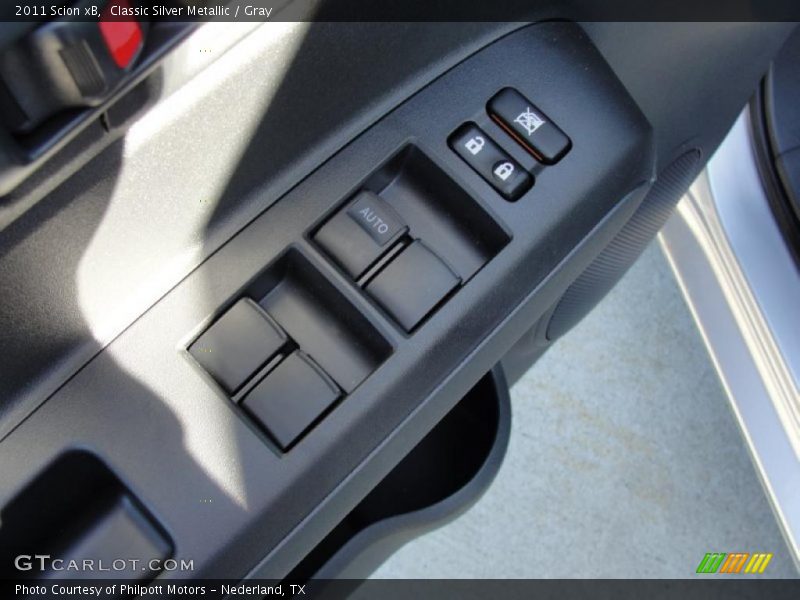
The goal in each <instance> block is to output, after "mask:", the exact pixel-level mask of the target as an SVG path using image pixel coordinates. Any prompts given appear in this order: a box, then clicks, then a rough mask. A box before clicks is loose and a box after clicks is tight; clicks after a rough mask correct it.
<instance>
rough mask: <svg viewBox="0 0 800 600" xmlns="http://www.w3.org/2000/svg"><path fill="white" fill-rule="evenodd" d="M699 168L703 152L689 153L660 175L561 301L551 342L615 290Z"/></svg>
mask: <svg viewBox="0 0 800 600" xmlns="http://www.w3.org/2000/svg"><path fill="white" fill-rule="evenodd" d="M699 169H700V152H699V151H698V150H690V151H689V152H687V153H686V154H684V155H682V156H680V157H679V158H678V159H677V160H675V162H673V163H672V164H671V165H669V166H668V167H667V168H666V169H664V171H663V172H661V173H660V174H659V176H658V179H657V180H656V182H655V183H654V184H653V187H652V188H651V189H650V192H649V193H648V194H647V196H646V197H645V199H644V200H643V201H642V204H641V206H639V209H638V210H637V211H636V214H634V215H633V218H632V219H631V220H630V221H628V223H626V225H625V227H624V228H623V229H622V231H620V232H619V235H617V237H615V238H614V241H613V242H611V244H609V245H608V247H607V248H606V249H605V250H603V251H602V252H601V253H600V255H599V256H598V257H597V258H596V259H595V260H594V262H592V264H591V265H590V266H589V268H588V269H586V271H584V272H583V273H581V276H580V277H578V279H577V280H576V281H575V282H574V283H573V284H572V285H571V286H570V287H569V289H568V290H567V291H566V293H565V294H564V296H563V297H562V298H561V300H560V301H559V303H558V306H556V309H555V311H554V312H553V314H552V316H551V318H550V322H549V324H548V326H547V338H548V339H550V340H554V339H556V338H558V337H560V336H561V335H563V334H564V333H565V332H566V331H568V330H569V329H570V328H571V327H572V326H573V325H575V324H576V323H577V322H578V321H579V320H580V319H581V318H583V316H584V315H586V313H587V312H589V310H591V308H592V307H593V306H594V305H595V304H597V303H598V302H599V301H600V300H601V299H602V298H603V296H605V295H606V294H607V293H608V292H609V290H611V288H612V287H614V285H615V284H616V283H617V281H619V279H620V278H621V277H622V276H623V275H624V274H625V272H626V271H627V270H628V268H630V266H631V265H632V264H633V263H634V262H635V261H636V259H637V258H639V255H640V254H641V253H642V252H643V251H644V249H645V247H646V246H647V244H648V243H650V240H652V239H653V237H654V236H655V234H656V233H658V230H659V229H661V228H662V227H663V226H664V223H666V221H667V219H668V218H669V216H670V215H671V214H672V211H673V209H674V208H675V205H676V204H677V203H678V200H680V199H681V196H682V195H683V194H684V193H686V190H687V189H689V186H690V185H691V183H692V181H694V178H695V177H696V176H697V172H698V170H699Z"/></svg>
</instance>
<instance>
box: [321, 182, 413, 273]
mask: <svg viewBox="0 0 800 600" xmlns="http://www.w3.org/2000/svg"><path fill="white" fill-rule="evenodd" d="M406 231H408V227H407V226H406V224H405V223H404V222H403V220H402V219H401V218H400V217H399V216H398V214H397V213H396V212H395V211H394V209H392V207H391V206H389V205H388V204H387V203H386V202H385V201H384V200H382V199H381V198H380V197H379V196H378V195H376V194H374V193H373V192H370V191H368V190H363V191H361V192H359V193H358V194H357V195H356V197H355V199H354V200H353V202H351V203H350V205H349V206H347V207H346V208H344V209H342V210H340V211H339V212H337V213H336V214H335V215H334V216H333V218H332V219H330V220H329V221H328V222H327V223H325V225H323V226H322V228H320V230H319V231H317V233H316V235H315V236H314V241H315V242H316V243H317V244H318V245H319V246H320V247H322V249H323V250H325V252H327V253H328V254H329V255H330V256H331V257H332V258H333V259H334V260H335V261H336V262H337V263H338V264H339V265H340V266H341V267H342V268H343V269H344V270H345V271H347V273H348V274H349V275H350V276H351V277H352V278H353V279H358V278H359V277H360V276H361V275H363V274H364V272H365V271H366V270H367V269H369V267H371V266H372V265H373V264H374V263H375V262H376V261H377V260H378V259H379V258H380V257H381V256H383V254H384V253H385V252H386V251H387V250H389V248H390V247H391V246H392V245H393V243H394V242H395V241H396V240H398V239H399V238H400V237H401V236H402V235H403V234H404V233H405V232H406Z"/></svg>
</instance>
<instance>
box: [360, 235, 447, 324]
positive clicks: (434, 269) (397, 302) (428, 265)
mask: <svg viewBox="0 0 800 600" xmlns="http://www.w3.org/2000/svg"><path fill="white" fill-rule="evenodd" d="M460 283H461V278H460V277H458V276H457V275H456V274H455V273H453V272H452V271H451V270H450V267H448V266H447V265H446V264H445V263H444V261H443V260H442V259H441V258H439V257H438V256H437V255H436V254H434V253H433V251H431V250H429V249H428V247H427V246H426V245H425V244H423V243H422V242H421V241H419V240H417V241H415V242H414V243H412V244H410V245H409V246H408V247H407V248H406V249H405V250H403V252H402V253H400V255H399V256H397V257H396V258H395V259H394V260H392V262H390V263H389V264H388V265H387V266H386V267H385V268H384V269H383V270H382V271H381V272H380V273H379V274H378V275H377V276H376V277H375V279H373V280H372V281H370V282H369V284H368V285H367V287H366V290H367V293H368V294H369V295H370V296H372V297H373V298H374V299H375V300H376V301H377V302H378V303H379V304H380V305H381V306H383V308H385V309H386V311H387V312H389V313H390V314H391V315H392V316H393V317H394V318H395V319H396V320H397V321H398V322H399V323H400V325H402V326H403V328H404V329H405V330H406V331H411V330H412V329H414V327H416V326H417V324H419V323H420V321H422V319H424V318H425V317H426V316H427V315H428V314H429V313H430V312H431V311H432V310H433V309H434V308H435V307H436V305H438V304H439V302H441V301H442V300H443V299H444V298H445V297H446V296H447V295H448V294H449V293H450V292H451V291H452V290H453V289H455V288H456V287H457V286H458V285H459V284H460Z"/></svg>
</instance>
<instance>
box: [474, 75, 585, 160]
mask: <svg viewBox="0 0 800 600" xmlns="http://www.w3.org/2000/svg"><path fill="white" fill-rule="evenodd" d="M487 109H488V111H489V116H490V117H492V119H493V120H494V121H495V122H496V123H497V124H498V125H500V127H502V128H503V129H504V130H505V131H506V132H507V133H508V134H509V135H510V136H511V137H512V138H514V139H515V140H516V141H517V142H518V143H519V144H520V145H521V146H522V147H523V148H524V149H525V150H527V151H528V152H529V153H530V154H532V155H533V156H534V158H536V160H538V161H539V162H542V163H544V164H547V165H552V164H554V163H556V162H558V161H559V160H561V158H563V156H564V155H565V154H566V153H567V152H568V151H569V149H570V147H571V146H572V142H570V139H569V138H568V137H567V136H566V134H565V133H564V132H563V131H561V129H559V128H558V126H557V125H556V124H555V123H553V122H552V121H551V120H550V119H549V118H548V117H547V115H545V114H544V113H543V112H542V111H540V110H539V109H538V108H536V106H535V105H534V104H533V102H531V101H530V100H528V99H527V98H526V97H525V96H523V95H522V94H520V93H519V92H518V91H517V90H515V89H512V88H505V89H504V90H501V91H500V92H499V93H498V94H497V95H496V96H495V97H494V98H492V99H491V100H489V104H488V107H487Z"/></svg>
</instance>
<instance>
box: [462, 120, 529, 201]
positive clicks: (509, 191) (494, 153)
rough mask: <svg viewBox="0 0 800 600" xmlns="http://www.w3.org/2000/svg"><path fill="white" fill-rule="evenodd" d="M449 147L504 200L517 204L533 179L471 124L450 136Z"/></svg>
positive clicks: (465, 125)
mask: <svg viewBox="0 0 800 600" xmlns="http://www.w3.org/2000/svg"><path fill="white" fill-rule="evenodd" d="M450 147H451V148H452V149H453V150H454V151H455V152H456V154H458V155H459V156H460V157H461V158H463V159H464V160H465V161H466V163H467V164H468V165H469V166H470V167H472V168H473V169H474V170H475V171H476V172H477V173H478V175H480V176H481V177H483V178H484V179H485V180H486V181H487V182H488V183H489V184H490V185H491V186H492V187H493V188H494V189H496V190H497V191H498V192H500V194H502V196H503V197H504V198H505V199H506V200H511V201H514V200H517V199H519V197H520V196H522V194H524V193H525V192H526V191H528V189H530V187H531V185H533V177H532V176H531V174H530V173H528V172H527V171H525V170H524V169H523V168H522V167H521V166H520V164H519V163H518V162H517V161H515V160H514V159H513V158H511V157H510V156H509V155H508V154H507V153H506V152H505V150H503V149H502V148H500V146H498V145H497V144H496V143H495V142H494V141H493V140H492V139H491V138H490V137H489V136H488V135H486V133H484V132H483V131H482V130H481V129H480V128H479V127H478V126H477V125H475V124H474V123H466V124H464V125H462V126H461V127H459V128H458V129H457V130H456V132H455V133H454V134H453V135H451V136H450Z"/></svg>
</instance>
